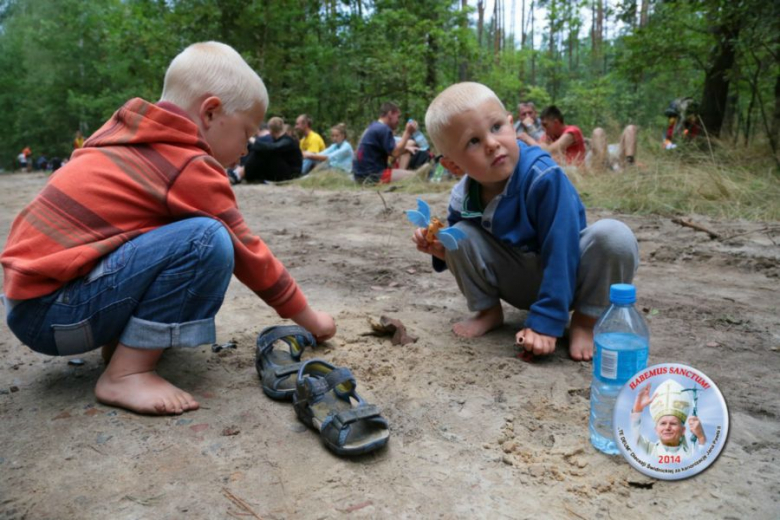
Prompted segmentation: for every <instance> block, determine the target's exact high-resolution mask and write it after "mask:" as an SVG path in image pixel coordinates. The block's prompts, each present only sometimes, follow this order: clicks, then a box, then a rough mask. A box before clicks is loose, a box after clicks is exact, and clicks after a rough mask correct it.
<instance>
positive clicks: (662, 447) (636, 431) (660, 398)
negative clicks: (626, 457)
mask: <svg viewBox="0 0 780 520" xmlns="http://www.w3.org/2000/svg"><path fill="white" fill-rule="evenodd" d="M650 386H651V385H650V383H648V384H646V385H645V386H644V387H643V388H642V390H640V391H639V393H638V394H637V396H636V400H635V401H634V407H633V408H632V410H631V430H632V432H633V433H632V435H633V437H634V439H635V440H636V445H637V447H638V448H640V449H641V450H642V451H644V452H645V453H647V454H648V455H650V456H658V455H661V456H663V455H672V456H677V455H679V456H680V457H681V459H682V458H687V457H690V456H691V455H697V454H700V453H701V451H702V450H703V448H704V445H705V444H706V443H707V436H706V435H705V434H704V428H702V425H701V420H699V418H698V417H696V416H695V415H692V416H690V410H691V408H692V406H693V403H692V402H691V398H690V396H689V394H688V393H686V392H685V391H684V390H685V389H684V388H683V386H682V385H681V384H680V383H678V382H677V381H674V380H673V379H667V380H666V381H664V382H663V383H661V384H660V385H659V387H658V388H657V389H656V391H655V393H653V395H652V397H651V396H650ZM648 406H649V407H650V417H652V419H653V422H654V423H655V433H656V434H657V435H658V441H657V442H650V441H649V440H648V439H646V438H645V437H644V436H643V435H642V433H641V431H642V430H641V424H642V412H643V411H644V409H645V408H647V407H648ZM686 420H687V424H688V428H689V429H690V430H691V433H693V435H694V436H695V437H696V442H694V443H693V446H691V445H690V444H689V443H688V441H687V440H686V438H685V429H686V428H685V424H686Z"/></svg>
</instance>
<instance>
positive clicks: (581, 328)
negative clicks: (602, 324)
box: [569, 311, 598, 361]
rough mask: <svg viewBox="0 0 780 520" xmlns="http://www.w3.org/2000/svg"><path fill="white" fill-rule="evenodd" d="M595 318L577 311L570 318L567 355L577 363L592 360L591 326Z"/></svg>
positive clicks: (594, 322)
mask: <svg viewBox="0 0 780 520" xmlns="http://www.w3.org/2000/svg"><path fill="white" fill-rule="evenodd" d="M596 321H598V319H597V318H591V317H590V316H587V315H585V314H582V313H580V312H578V311H574V313H573V314H572V316H571V326H570V327H569V355H570V356H571V358H572V359H576V360H577V361H590V360H591V359H593V326H594V325H596Z"/></svg>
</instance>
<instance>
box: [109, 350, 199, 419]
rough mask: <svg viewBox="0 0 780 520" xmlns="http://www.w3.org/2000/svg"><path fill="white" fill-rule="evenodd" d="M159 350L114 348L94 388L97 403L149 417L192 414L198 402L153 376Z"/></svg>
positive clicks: (160, 351) (160, 378) (158, 377)
mask: <svg viewBox="0 0 780 520" xmlns="http://www.w3.org/2000/svg"><path fill="white" fill-rule="evenodd" d="M162 352H163V351H162V349H160V350H146V349H135V348H130V347H126V346H124V345H121V344H120V345H118V346H117V347H116V351H115V352H114V355H113V356H112V357H111V361H110V362H109V364H108V367H107V368H106V370H105V372H103V374H102V375H101V376H100V379H98V382H97V385H96V386H95V396H96V397H97V400H98V401H100V402H101V403H104V404H109V405H112V406H118V407H120V408H126V409H128V410H131V411H133V412H137V413H143V414H152V415H172V414H181V413H184V412H187V411H190V410H196V409H198V407H199V406H200V405H199V404H198V402H197V401H196V400H195V399H194V398H193V397H192V395H190V394H188V393H187V392H185V391H184V390H181V389H179V388H177V387H175V386H173V385H172V384H171V383H169V382H168V381H166V380H165V379H163V378H162V377H160V376H158V375H157V374H156V373H155V372H154V368H155V366H156V365H157V360H158V359H159V358H160V355H161V354H162Z"/></svg>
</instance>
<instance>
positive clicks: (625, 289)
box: [609, 283, 636, 304]
mask: <svg viewBox="0 0 780 520" xmlns="http://www.w3.org/2000/svg"><path fill="white" fill-rule="evenodd" d="M609 301H611V302H612V303H620V304H625V303H635V302H636V288H635V287H634V286H633V285H631V284H627V283H614V284H612V285H611V286H610V288H609Z"/></svg>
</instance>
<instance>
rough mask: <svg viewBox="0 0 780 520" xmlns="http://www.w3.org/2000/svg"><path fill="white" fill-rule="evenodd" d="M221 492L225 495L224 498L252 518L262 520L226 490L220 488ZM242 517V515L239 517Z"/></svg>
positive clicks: (244, 503)
mask: <svg viewBox="0 0 780 520" xmlns="http://www.w3.org/2000/svg"><path fill="white" fill-rule="evenodd" d="M222 492H223V493H224V494H225V497H227V498H228V499H229V500H230V501H231V502H233V503H234V504H235V505H237V506H238V507H240V508H241V509H243V510H244V511H246V512H247V513H248V514H249V515H252V516H253V517H255V518H257V520H263V518H262V517H261V516H260V515H258V514H257V513H255V512H254V511H253V510H252V508H251V507H249V505H248V504H247V503H246V502H244V501H243V500H241V499H240V498H238V497H237V496H236V495H234V494H233V493H231V492H230V491H229V490H228V488H222ZM241 516H244V515H241Z"/></svg>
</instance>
